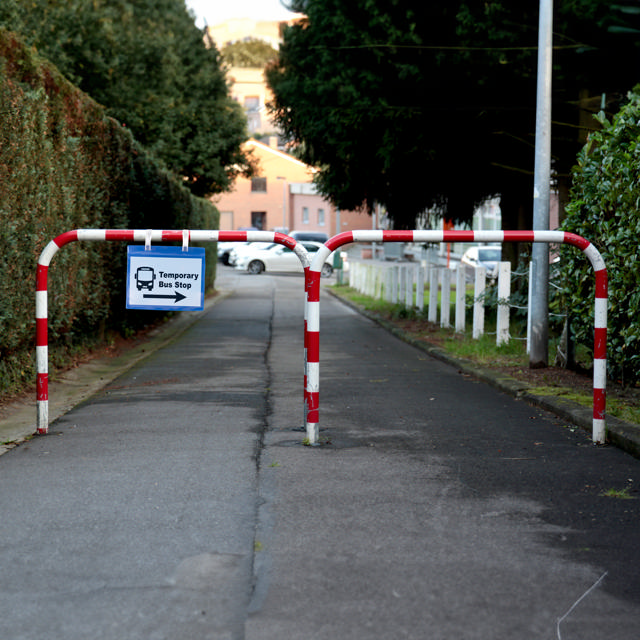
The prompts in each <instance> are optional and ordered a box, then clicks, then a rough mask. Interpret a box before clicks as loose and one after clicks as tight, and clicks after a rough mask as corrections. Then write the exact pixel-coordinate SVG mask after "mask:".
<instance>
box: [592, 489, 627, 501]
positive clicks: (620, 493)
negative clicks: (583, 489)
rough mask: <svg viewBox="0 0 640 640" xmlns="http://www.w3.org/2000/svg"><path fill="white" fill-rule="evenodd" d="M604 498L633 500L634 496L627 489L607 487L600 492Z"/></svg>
mask: <svg viewBox="0 0 640 640" xmlns="http://www.w3.org/2000/svg"><path fill="white" fill-rule="evenodd" d="M600 495H601V496H603V497H605V498H617V499H618V500H635V496H632V495H630V494H629V489H628V488H626V489H607V490H606V491H603V492H602V493H600Z"/></svg>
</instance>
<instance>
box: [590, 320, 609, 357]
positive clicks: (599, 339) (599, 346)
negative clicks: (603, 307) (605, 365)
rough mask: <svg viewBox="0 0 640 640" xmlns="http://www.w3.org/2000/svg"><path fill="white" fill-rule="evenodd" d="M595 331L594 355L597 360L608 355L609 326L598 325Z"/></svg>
mask: <svg viewBox="0 0 640 640" xmlns="http://www.w3.org/2000/svg"><path fill="white" fill-rule="evenodd" d="M593 333H594V335H593V357H594V359H596V360H601V359H604V358H606V357H607V328H606V327H600V328H597V327H596V329H595V330H594V332H593Z"/></svg>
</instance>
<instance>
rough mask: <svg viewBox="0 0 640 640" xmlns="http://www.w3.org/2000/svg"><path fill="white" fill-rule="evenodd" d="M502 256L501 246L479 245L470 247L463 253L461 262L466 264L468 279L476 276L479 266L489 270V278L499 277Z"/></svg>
mask: <svg viewBox="0 0 640 640" xmlns="http://www.w3.org/2000/svg"><path fill="white" fill-rule="evenodd" d="M501 258H502V247H501V246H477V247H470V248H469V249H467V250H466V251H465V252H464V253H463V254H462V258H461V259H460V262H461V263H462V264H464V265H466V276H467V280H473V279H474V278H475V270H476V268H477V267H484V268H485V269H486V270H487V277H488V278H497V277H498V263H499V262H500V260H501Z"/></svg>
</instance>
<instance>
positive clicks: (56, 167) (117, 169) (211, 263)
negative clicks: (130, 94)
mask: <svg viewBox="0 0 640 640" xmlns="http://www.w3.org/2000/svg"><path fill="white" fill-rule="evenodd" d="M217 224H218V219H217V211H216V209H215V208H214V207H213V205H211V204H210V203H209V202H208V201H205V200H202V199H199V198H195V197H193V196H192V195H191V194H190V192H189V191H188V190H187V189H186V188H184V187H183V186H182V184H181V181H180V180H178V179H177V178H176V177H174V176H173V175H172V174H170V173H169V172H167V171H166V170H165V169H163V168H162V167H160V166H159V165H158V163H157V162H155V161H154V160H153V159H152V158H151V157H150V156H149V155H148V154H147V153H146V152H145V151H144V149H142V148H141V147H140V145H138V144H137V143H136V142H135V140H134V139H133V137H132V136H131V134H130V133H129V132H128V130H127V129H126V128H124V127H122V126H121V125H120V124H119V123H118V122H117V121H116V120H114V119H112V118H108V117H106V116H105V114H104V109H103V108H102V107H101V106H100V105H98V104H97V103H95V102H93V101H92V100H91V99H90V98H89V97H88V96H87V95H86V94H84V93H82V92H81V91H79V90H78V89H77V88H75V87H74V86H73V85H71V84H70V83H69V82H68V81H67V80H65V78H64V77H63V76H61V75H60V73H59V72H58V71H57V70H56V69H55V67H53V66H52V65H50V64H48V63H47V62H46V61H43V60H41V59H40V58H39V57H38V56H37V55H36V54H35V53H34V52H33V51H32V50H30V49H29V48H27V47H25V46H24V45H23V44H22V43H21V42H20V40H19V39H18V38H17V37H16V36H15V35H14V34H11V33H10V32H8V31H6V30H3V29H2V28H0V249H1V250H0V274H2V277H0V336H1V342H0V363H2V364H1V366H0V392H6V391H11V390H15V389H16V388H19V387H20V386H21V384H22V383H23V381H24V380H25V379H29V380H35V372H34V370H33V345H34V334H35V319H34V318H35V302H34V297H35V295H34V290H35V273H36V264H37V260H38V257H39V255H40V253H41V251H42V249H43V248H44V247H45V246H46V244H47V243H48V242H49V241H50V240H52V239H53V238H55V237H56V236H58V235H59V234H61V233H63V232H65V231H69V230H71V229H77V228H97V229H101V228H102V229H104V228H124V229H126V228H155V229H158V228H177V229H182V228H203V229H214V228H217ZM205 248H206V249H207V258H208V259H207V264H208V269H209V273H208V274H207V275H208V280H207V281H208V282H211V283H212V282H213V272H212V269H214V268H215V263H216V256H215V252H214V249H215V248H214V246H213V245H212V244H211V243H208V244H207V245H206V246H205ZM125 266H126V251H125V248H124V244H123V243H107V242H96V243H90V242H78V243H73V244H72V245H69V246H67V247H64V248H63V249H62V250H61V251H59V252H58V253H57V254H56V256H55V257H54V259H53V262H52V265H51V269H50V270H49V301H48V315H49V327H50V333H49V336H50V341H51V342H55V343H56V345H57V346H58V347H59V346H60V345H62V346H63V347H66V348H67V350H68V352H69V353H71V351H73V349H74V348H75V347H77V345H78V344H79V343H84V344H90V343H92V342H93V343H95V342H98V341H100V340H102V339H104V338H105V336H106V335H107V334H108V333H109V332H110V331H117V330H123V329H124V330H127V331H131V330H135V329H137V328H140V327H142V326H143V325H144V324H147V323H149V321H150V320H153V319H154V318H153V314H151V313H150V312H144V311H143V312H130V311H126V310H125V308H124V307H125V304H124V293H123V292H124V290H125V286H124V280H125V275H126V268H125Z"/></svg>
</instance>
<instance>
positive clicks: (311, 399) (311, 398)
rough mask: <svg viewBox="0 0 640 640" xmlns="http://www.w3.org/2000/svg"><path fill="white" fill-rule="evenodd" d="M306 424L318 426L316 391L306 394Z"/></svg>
mask: <svg viewBox="0 0 640 640" xmlns="http://www.w3.org/2000/svg"><path fill="white" fill-rule="evenodd" d="M306 400H307V422H312V423H314V424H318V420H319V419H320V410H319V409H320V393H319V392H317V391H314V392H310V393H307V399H306Z"/></svg>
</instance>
